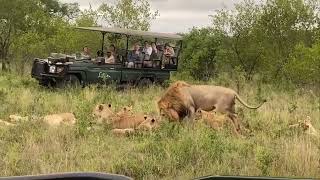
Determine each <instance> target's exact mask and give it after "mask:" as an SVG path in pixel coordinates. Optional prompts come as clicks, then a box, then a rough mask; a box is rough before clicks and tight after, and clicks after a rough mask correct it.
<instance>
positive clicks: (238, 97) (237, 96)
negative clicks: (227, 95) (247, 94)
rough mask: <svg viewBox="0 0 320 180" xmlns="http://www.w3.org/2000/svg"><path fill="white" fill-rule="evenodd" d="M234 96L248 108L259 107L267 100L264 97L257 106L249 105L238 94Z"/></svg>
mask: <svg viewBox="0 0 320 180" xmlns="http://www.w3.org/2000/svg"><path fill="white" fill-rule="evenodd" d="M235 98H236V99H237V100H238V101H239V102H240V103H241V104H242V105H244V106H245V107H247V108H249V109H258V108H259V107H261V106H262V105H263V104H264V103H265V102H267V100H266V99H264V100H263V102H262V103H261V104H259V105H258V106H250V105H248V104H247V103H246V102H245V101H244V100H242V99H241V98H240V96H239V95H238V94H235Z"/></svg>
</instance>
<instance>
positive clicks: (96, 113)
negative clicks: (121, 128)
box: [92, 104, 114, 124]
mask: <svg viewBox="0 0 320 180" xmlns="http://www.w3.org/2000/svg"><path fill="white" fill-rule="evenodd" d="M113 115H114V112H113V110H112V105H111V104H98V105H96V106H95V107H94V108H93V112H92V116H93V117H95V119H97V123H98V124H102V123H104V122H106V123H109V121H110V117H111V116H113Z"/></svg>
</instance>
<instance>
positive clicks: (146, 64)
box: [143, 42, 159, 67]
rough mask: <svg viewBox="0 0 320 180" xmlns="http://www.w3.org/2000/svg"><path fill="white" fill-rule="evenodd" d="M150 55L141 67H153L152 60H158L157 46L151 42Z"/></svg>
mask: <svg viewBox="0 0 320 180" xmlns="http://www.w3.org/2000/svg"><path fill="white" fill-rule="evenodd" d="M151 50H152V51H151V55H150V58H149V60H146V59H145V61H144V62H143V66H144V67H153V66H154V60H157V59H159V55H158V52H159V51H158V49H157V46H156V43H155V42H152V43H151Z"/></svg>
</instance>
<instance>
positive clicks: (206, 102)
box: [158, 81, 266, 129]
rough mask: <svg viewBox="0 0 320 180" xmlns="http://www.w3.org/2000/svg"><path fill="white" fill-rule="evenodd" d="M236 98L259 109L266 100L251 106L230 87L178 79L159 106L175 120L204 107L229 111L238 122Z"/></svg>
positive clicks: (209, 109) (205, 109)
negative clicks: (191, 83)
mask: <svg viewBox="0 0 320 180" xmlns="http://www.w3.org/2000/svg"><path fill="white" fill-rule="evenodd" d="M235 100H238V101H239V102H240V103H241V104H242V105H244V106H245V107H247V108H249V109H258V108H259V107H261V106H262V104H263V103H264V102H266V100H264V101H263V102H262V103H261V104H260V105H258V106H250V105H248V104H247V103H245V102H244V101H243V100H242V99H241V98H240V96H239V95H238V94H237V93H236V92H235V91H234V90H232V89H230V88H226V87H222V86H213V85H190V84H188V83H186V82H183V81H177V82H175V83H173V84H172V85H171V86H170V87H169V88H168V89H167V91H166V92H165V93H164V95H163V96H162V97H161V99H160V100H159V101H158V108H159V111H160V115H161V116H167V117H168V118H169V119H170V120H173V121H179V120H182V119H183V118H185V117H190V118H193V117H194V113H195V112H196V111H197V110H198V109H202V110H204V111H212V110H215V111H216V112H220V113H228V114H229V116H230V118H231V120H232V121H234V122H235V123H236V122H237V121H236V119H237V116H236V112H235ZM236 124H237V123H236ZM237 129H240V127H238V128H237Z"/></svg>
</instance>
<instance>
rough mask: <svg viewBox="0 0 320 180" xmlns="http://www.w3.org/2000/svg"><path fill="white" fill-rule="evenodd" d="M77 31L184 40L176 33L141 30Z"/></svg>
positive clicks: (90, 28) (86, 28) (102, 29)
mask: <svg viewBox="0 0 320 180" xmlns="http://www.w3.org/2000/svg"><path fill="white" fill-rule="evenodd" d="M76 29H83V30H89V31H99V32H104V33H116V34H124V35H127V36H141V37H153V38H160V39H173V40H182V36H180V35H177V34H174V33H158V32H149V31H140V30H133V29H124V28H111V27H76Z"/></svg>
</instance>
